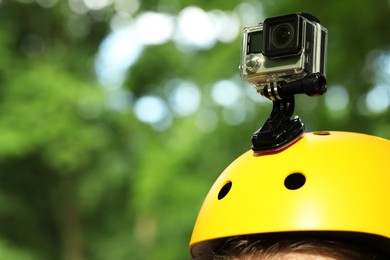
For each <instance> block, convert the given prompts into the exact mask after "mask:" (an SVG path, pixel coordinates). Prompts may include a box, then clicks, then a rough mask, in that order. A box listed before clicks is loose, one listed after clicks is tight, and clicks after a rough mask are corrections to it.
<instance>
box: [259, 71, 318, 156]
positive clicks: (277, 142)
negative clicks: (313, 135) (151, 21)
mask: <svg viewBox="0 0 390 260" xmlns="http://www.w3.org/2000/svg"><path fill="white" fill-rule="evenodd" d="M325 92H326V78H325V76H324V75H322V74H320V73H314V74H311V75H308V76H306V77H304V78H302V79H300V80H297V81H294V82H289V83H286V82H280V83H277V84H276V87H275V88H264V89H263V90H262V91H261V94H262V95H263V96H265V97H267V98H269V99H270V100H272V102H273V107H272V111H271V115H270V116H269V117H268V119H267V121H266V122H265V123H264V125H263V126H262V127H261V128H260V129H258V130H257V131H256V132H255V133H254V134H253V135H252V150H253V151H254V152H265V151H266V152H269V151H271V152H272V151H277V150H280V149H282V148H283V147H285V146H287V145H288V144H291V143H292V142H293V141H294V140H296V139H298V138H299V136H301V135H302V134H303V132H304V131H305V126H304V124H303V123H302V121H301V119H300V118H299V117H298V116H296V117H294V118H293V119H291V116H292V115H293V113H294V108H295V99H294V95H295V94H306V95H308V96H319V95H322V94H324V93H325Z"/></svg>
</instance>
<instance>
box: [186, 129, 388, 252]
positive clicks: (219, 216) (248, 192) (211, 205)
mask: <svg viewBox="0 0 390 260" xmlns="http://www.w3.org/2000/svg"><path fill="white" fill-rule="evenodd" d="M389 155H390V141H389V140H385V139H382V138H379V137H375V136H370V135H364V134H358V133H347V132H315V133H305V134H304V135H303V136H302V137H301V138H300V139H299V140H298V141H296V142H295V143H294V144H292V145H290V146H289V147H287V148H285V149H284V150H282V151H277V152H270V153H268V154H258V155H256V154H254V153H253V151H248V152H246V153H244V154H243V155H242V156H240V157H239V158H238V159H236V160H235V161H234V162H233V163H232V164H231V165H230V166H229V167H228V168H226V170H225V171H224V172H223V173H222V174H221V175H220V177H219V178H218V179H217V180H216V182H215V183H214V185H213V186H212V188H211V190H210V191H209V193H208V195H207V197H206V199H205V201H204V203H203V206H202V208H201V210H200V212H199V215H198V218H197V221H196V224H195V227H194V230H193V234H192V237H191V241H190V252H191V255H192V256H193V258H202V255H203V254H205V253H207V252H209V251H210V249H212V248H213V246H214V244H215V241H219V240H220V239H225V238H228V237H232V236H239V235H249V234H268V233H280V232H311V231H315V232H323V233H327V234H329V233H332V234H333V233H334V234H336V233H337V234H341V233H343V234H344V235H345V234H346V235H352V236H357V237H361V238H363V239H367V238H368V237H369V239H368V240H370V241H372V243H374V244H375V245H377V246H379V247H381V249H383V250H385V251H386V252H387V253H389V254H390V156H389Z"/></svg>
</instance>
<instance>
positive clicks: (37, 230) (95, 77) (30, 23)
mask: <svg viewBox="0 0 390 260" xmlns="http://www.w3.org/2000/svg"><path fill="white" fill-rule="evenodd" d="M389 4H390V3H389V1H388V0H376V1H354V0H345V1H339V0H328V1H303V0H299V1H280V0H263V1H254V0H246V1H233V0H224V1H194V0H192V1H190V0H148V1H142V0H63V1H60V0H0V55H1V56H0V258H1V259H18V260H24V259H31V260H35V259H44V260H45V259H63V260H84V259H140V260H143V259H147V260H149V259H169V260H175V259H178V260H179V259H189V256H188V253H187V245H188V242H189V239H190V235H191V231H192V227H193V224H194V222H195V219H196V216H197V212H198V210H199V208H200V206H201V204H202V201H203V199H204V197H205V196H206V193H207V192H208V190H209V188H210V187H211V185H212V183H213V182H214V180H215V179H216V178H217V177H218V175H219V174H220V172H221V171H222V170H223V169H224V168H225V167H226V166H227V165H228V164H229V163H230V162H231V161H233V160H234V159H235V158H236V157H237V156H239V155H240V154H242V153H243V152H245V151H246V150H248V149H250V147H251V142H250V137H251V135H252V133H253V132H254V131H256V130H257V129H258V128H259V127H260V126H261V125H262V124H263V123H264V121H265V120H266V118H267V117H268V115H269V113H270V111H271V108H272V103H271V102H270V101H268V100H266V99H265V98H263V97H261V96H259V95H258V94H257V93H256V91H255V90H254V89H253V88H252V87H251V86H249V85H248V84H246V83H244V82H243V81H241V80H240V78H239V72H238V65H239V62H240V51H241V31H242V29H243V27H244V26H249V25H253V24H256V23H258V22H260V21H262V20H264V19H265V18H266V17H269V16H275V15H281V14H286V13H291V12H308V13H311V14H313V15H315V16H317V17H318V18H319V19H320V20H321V23H322V24H323V25H324V26H325V27H327V28H328V30H329V46H328V66H327V79H328V92H327V94H326V95H325V96H321V97H312V98H311V97H307V96H303V95H302V96H300V97H297V103H296V109H295V113H296V114H298V115H299V116H300V117H301V118H302V120H303V122H304V123H305V124H306V128H307V130H308V131H315V130H344V131H357V132H363V133H367V134H374V135H378V136H381V137H384V138H390V120H389V118H390V109H389V106H390V49H389V46H390V45H389V44H390V23H389V20H388V19H389V17H390V5H389Z"/></svg>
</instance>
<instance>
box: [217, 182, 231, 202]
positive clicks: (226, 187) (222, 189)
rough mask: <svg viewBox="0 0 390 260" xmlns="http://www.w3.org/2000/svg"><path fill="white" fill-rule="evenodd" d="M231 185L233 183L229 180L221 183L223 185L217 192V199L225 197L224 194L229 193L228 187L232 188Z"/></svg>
mask: <svg viewBox="0 0 390 260" xmlns="http://www.w3.org/2000/svg"><path fill="white" fill-rule="evenodd" d="M232 185H233V183H232V182H231V181H229V182H228V183H226V184H225V185H223V187H222V188H221V190H220V191H219V193H218V200H221V199H223V198H225V197H226V195H227V194H228V193H229V191H230V189H231V188H232Z"/></svg>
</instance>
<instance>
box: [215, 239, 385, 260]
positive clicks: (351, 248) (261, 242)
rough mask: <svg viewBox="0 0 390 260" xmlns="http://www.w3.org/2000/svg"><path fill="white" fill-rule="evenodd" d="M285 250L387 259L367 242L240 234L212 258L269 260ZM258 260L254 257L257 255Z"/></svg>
mask: <svg viewBox="0 0 390 260" xmlns="http://www.w3.org/2000/svg"><path fill="white" fill-rule="evenodd" d="M284 253H307V254H314V255H320V256H327V257H332V258H335V259H340V260H386V259H389V257H384V256H383V255H381V254H380V253H379V252H377V251H376V250H374V249H372V248H370V247H367V246H366V245H361V244H357V243H356V242H350V241H343V240H340V241H339V240H330V239H323V238H318V237H308V238H303V237H287V238H281V237H272V236H271V238H263V237H258V236H239V237H233V238H230V239H227V240H226V241H225V242H224V243H223V244H222V245H221V246H220V247H219V248H218V249H217V250H216V251H215V252H213V257H211V259H213V260H234V259H255V257H261V259H270V258H272V257H274V256H277V255H279V254H284ZM256 259H257V258H256Z"/></svg>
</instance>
